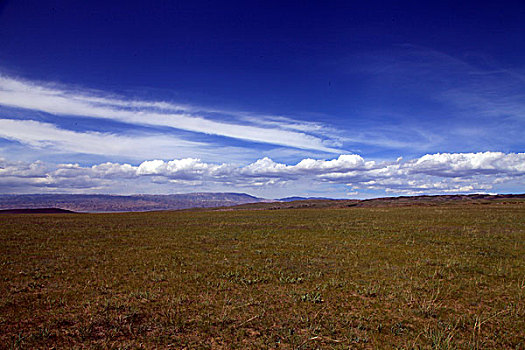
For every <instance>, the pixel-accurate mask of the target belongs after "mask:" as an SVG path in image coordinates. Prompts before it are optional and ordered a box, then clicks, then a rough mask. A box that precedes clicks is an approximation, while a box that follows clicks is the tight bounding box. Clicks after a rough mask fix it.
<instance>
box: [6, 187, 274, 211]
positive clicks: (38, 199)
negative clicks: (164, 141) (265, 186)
mask: <svg viewBox="0 0 525 350" xmlns="http://www.w3.org/2000/svg"><path fill="white" fill-rule="evenodd" d="M264 201H266V200H265V199H262V198H257V197H254V196H250V195H248V194H245V193H208V192H198V193H187V194H169V195H149V194H144V195H142V194H141V195H130V196H121V195H106V194H20V195H16V194H15V195H12V194H9V195H0V209H35V208H51V207H53V208H60V209H66V210H72V211H77V212H115V211H150V210H175V209H189V208H211V207H222V206H232V205H239V204H247V203H258V202H264Z"/></svg>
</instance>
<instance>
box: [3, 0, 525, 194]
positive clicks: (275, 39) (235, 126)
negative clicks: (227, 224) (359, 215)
mask: <svg viewBox="0 0 525 350" xmlns="http://www.w3.org/2000/svg"><path fill="white" fill-rule="evenodd" d="M524 23H525V3H524V2H523V1H500V2H494V3H490V4H489V3H487V4H485V3H480V2H468V1H463V2H447V1H439V2H437V1H436V2H403V1H391V2H386V1H369V2H350V1H326V2H310V3H307V2H304V1H302V2H268V1H265V2H246V1H243V2H232V1H226V2H220V3H219V2H204V1H186V2H179V1H158V2H143V1H140V2H139V1H136V2H135V1H125V2H119V1H111V2H98V1H89V2H86V1H84V2H81V1H68V2H64V1H56V2H54V1H46V2H37V1H4V2H2V3H1V4H0V113H1V115H0V193H37V192H60V193H67V192H72V193H121V194H129V193H181V192H194V191H228V192H247V193H250V194H253V195H258V196H265V197H272V198H278V197H285V196H289V195H304V196H320V195H322V196H331V197H338V198H339V197H340V198H367V197H376V196H383V195H406V194H441V193H474V192H488V193H496V192H499V193H502V192H505V193H507V192H524V188H525V155H524V153H523V152H524V148H525V132H524V130H525V26H524V25H523V24H524Z"/></svg>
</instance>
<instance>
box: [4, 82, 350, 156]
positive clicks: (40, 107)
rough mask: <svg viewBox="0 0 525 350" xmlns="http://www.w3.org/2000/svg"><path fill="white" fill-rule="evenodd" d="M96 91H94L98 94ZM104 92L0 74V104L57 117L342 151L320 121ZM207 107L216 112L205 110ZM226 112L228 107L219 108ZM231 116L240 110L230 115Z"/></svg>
mask: <svg viewBox="0 0 525 350" xmlns="http://www.w3.org/2000/svg"><path fill="white" fill-rule="evenodd" d="M97 94H98V95H97ZM105 95H109V94H105V93H103V92H100V91H99V92H93V91H82V90H79V89H74V88H67V87H58V86H53V85H52V84H37V83H33V82H27V81H22V80H17V79H12V78H9V77H6V76H3V77H0V104H2V105H5V106H9V107H14V108H22V109H27V110H32V111H40V112H45V113H49V114H53V115H59V116H81V117H90V118H99V119H110V120H116V121H119V122H123V123H128V124H134V125H147V126H162V127H170V128H174V129H180V130H186V131H191V132H196V133H202V134H207V135H217V136H224V137H228V138H233V139H239V140H244V141H250V142H260V143H266V144H272V145H281V146H286V147H294V148H299V149H310V150H317V151H322V152H328V153H340V152H341V151H340V150H339V149H337V148H335V147H336V145H337V144H338V142H337V141H336V140H334V139H332V138H329V137H326V133H324V136H321V134H323V133H322V132H320V129H322V126H321V125H320V124H314V123H308V122H294V121H292V120H290V119H288V120H284V119H279V118H277V119H274V120H264V118H263V119H261V118H252V121H251V123H250V122H249V119H250V118H245V119H246V120H245V121H243V120H237V122H232V121H231V120H229V121H221V120H219V119H218V118H214V119H210V118H206V117H203V116H201V115H199V114H198V111H199V110H202V109H200V108H198V107H191V106H186V105H176V104H172V103H167V102H156V101H137V100H125V99H119V98H115V97H112V96H109V97H108V96H105ZM207 112H214V111H211V110H208V111H207ZM221 113H228V112H221ZM230 116H231V117H232V118H233V119H235V118H238V117H239V114H238V113H237V114H232V115H230Z"/></svg>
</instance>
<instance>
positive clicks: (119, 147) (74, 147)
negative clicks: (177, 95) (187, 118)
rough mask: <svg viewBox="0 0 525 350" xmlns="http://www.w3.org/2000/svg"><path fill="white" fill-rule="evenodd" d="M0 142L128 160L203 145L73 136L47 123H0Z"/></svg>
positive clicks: (169, 140)
mask: <svg viewBox="0 0 525 350" xmlns="http://www.w3.org/2000/svg"><path fill="white" fill-rule="evenodd" d="M0 138H5V139H8V140H13V141H17V142H20V143H22V144H25V145H28V146H30V147H32V148H37V149H46V150H50V151H55V152H64V153H68V152H72V153H87V154H99V155H104V156H107V155H119V156H126V157H132V158H142V159H144V158H151V157H170V156H171V157H173V156H180V155H181V151H183V150H193V151H194V150H197V149H201V148H204V147H206V146H207V145H206V144H204V143H200V142H192V141H186V140H181V139H177V138H175V137H171V136H164V135H150V136H147V135H135V136H121V135H116V134H110V133H100V132H89V131H84V132H77V131H72V130H66V129H61V128H58V127H56V126H55V125H53V124H50V123H42V122H37V121H32V120H13V119H0Z"/></svg>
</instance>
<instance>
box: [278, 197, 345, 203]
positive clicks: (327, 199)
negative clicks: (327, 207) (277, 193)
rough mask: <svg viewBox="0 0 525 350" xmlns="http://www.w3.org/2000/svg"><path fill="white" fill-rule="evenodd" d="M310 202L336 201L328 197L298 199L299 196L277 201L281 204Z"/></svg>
mask: <svg viewBox="0 0 525 350" xmlns="http://www.w3.org/2000/svg"><path fill="white" fill-rule="evenodd" d="M308 200H326V201H332V200H335V199H333V198H328V197H297V196H293V197H286V198H279V199H277V200H276V201H279V202H294V201H308Z"/></svg>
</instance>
